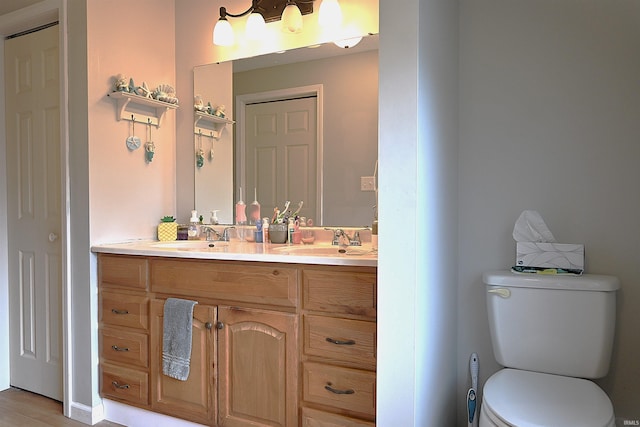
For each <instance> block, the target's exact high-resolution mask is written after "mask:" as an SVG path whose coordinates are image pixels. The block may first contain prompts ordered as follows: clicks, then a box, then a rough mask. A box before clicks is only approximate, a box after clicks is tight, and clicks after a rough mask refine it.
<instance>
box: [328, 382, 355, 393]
mask: <svg viewBox="0 0 640 427" xmlns="http://www.w3.org/2000/svg"><path fill="white" fill-rule="evenodd" d="M324 389H325V390H328V391H330V392H331V393H334V394H355V391H354V390H352V389H347V390H339V389H337V388H333V387H331V383H327V385H326V386H324Z"/></svg>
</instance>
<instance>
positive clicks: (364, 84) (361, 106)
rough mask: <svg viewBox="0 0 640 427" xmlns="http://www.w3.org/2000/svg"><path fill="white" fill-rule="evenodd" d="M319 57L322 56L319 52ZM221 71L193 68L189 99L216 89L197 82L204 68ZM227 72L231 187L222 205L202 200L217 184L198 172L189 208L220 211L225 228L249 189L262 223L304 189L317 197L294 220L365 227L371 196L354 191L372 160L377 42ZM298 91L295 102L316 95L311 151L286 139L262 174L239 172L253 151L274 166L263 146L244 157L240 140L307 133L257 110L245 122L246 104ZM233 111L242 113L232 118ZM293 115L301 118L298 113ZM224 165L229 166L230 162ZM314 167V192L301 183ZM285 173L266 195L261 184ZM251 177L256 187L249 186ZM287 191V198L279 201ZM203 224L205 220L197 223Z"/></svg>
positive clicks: (244, 64) (246, 63)
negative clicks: (277, 132)
mask: <svg viewBox="0 0 640 427" xmlns="http://www.w3.org/2000/svg"><path fill="white" fill-rule="evenodd" d="M331 49H333V52H332V51H331ZM327 50H328V51H329V53H327V52H326V51H327ZM296 55H297V57H298V59H296ZM289 56H293V58H289ZM300 56H302V57H304V60H300V59H299V57H300ZM256 63H262V64H265V63H266V64H267V65H266V68H265V65H256ZM223 65H225V64H211V65H208V66H202V67H196V70H195V75H194V82H195V93H196V94H200V93H204V92H206V91H207V90H208V91H209V93H212V92H211V91H212V89H210V88H205V87H203V86H202V85H207V86H215V85H217V84H219V81H220V79H217V80H214V81H211V79H208V78H203V75H206V74H208V75H211V74H212V73H213V74H215V73H214V72H212V71H211V70H210V68H213V69H216V68H217V67H220V66H223ZM257 67H262V68H257ZM233 70H234V71H233V94H232V95H231V98H232V99H231V100H229V101H226V102H227V104H226V105H227V111H233V116H234V119H236V124H235V125H234V127H235V132H234V135H235V141H234V142H233V146H234V147H235V168H234V172H233V175H234V177H233V182H234V184H232V185H233V186H232V187H231V189H230V192H231V194H233V193H234V191H233V189H235V194H233V196H232V197H231V198H230V199H226V200H225V199H221V198H219V199H217V200H207V198H210V197H211V195H212V194H213V192H212V191H203V189H205V188H209V187H210V186H211V185H216V186H218V185H223V183H222V182H217V183H215V184H212V181H211V179H208V180H206V181H205V180H203V179H202V178H204V177H203V175H204V174H202V173H200V174H199V172H202V170H200V171H198V170H196V180H195V181H196V208H197V209H199V210H203V209H204V210H206V211H209V210H212V209H220V210H221V214H220V215H219V217H220V219H221V221H223V222H225V223H227V222H232V221H233V218H232V214H233V213H232V212H233V205H234V203H235V202H236V201H237V197H238V194H237V193H238V190H237V189H238V187H240V186H242V187H243V193H244V194H243V198H244V201H245V203H247V204H248V203H251V202H252V201H253V195H254V188H257V192H258V201H259V202H260V203H261V205H263V209H262V216H263V217H265V216H271V215H272V214H273V208H272V207H271V206H273V205H272V203H275V205H276V206H279V207H280V208H282V207H283V205H284V203H285V201H286V200H291V205H292V206H296V205H297V203H298V202H299V200H298V198H302V197H304V196H298V195H299V194H307V193H304V192H303V193H300V191H302V190H300V187H304V185H307V186H312V187H315V188H316V189H317V194H316V195H315V196H311V198H314V197H315V199H316V200H303V201H304V202H305V205H304V207H303V211H302V214H303V215H304V216H307V217H311V218H313V219H314V220H315V224H316V225H326V226H338V225H339V226H354V227H358V226H365V225H370V224H371V221H372V219H373V206H374V205H375V203H376V200H375V192H373V191H361V180H360V178H361V177H362V176H373V175H374V170H375V163H376V160H377V143H378V52H377V36H369V37H366V38H365V40H364V43H362V46H361V48H360V49H357V46H356V48H351V49H339V48H337V47H336V46H334V45H327V46H324V45H323V46H322V48H318V49H311V48H303V49H297V50H295V52H293V53H292V52H287V56H284V55H279V54H270V55H264V56H263V57H260V58H251V59H247V60H239V61H234V65H233ZM220 89H222V88H220ZM300 91H301V92H302V93H303V94H304V93H305V91H306V92H309V91H311V92H313V91H316V92H317V93H319V96H318V97H317V98H316V102H317V114H316V118H317V126H318V128H317V132H316V131H314V130H313V129H312V132H313V133H315V135H316V136H317V141H316V142H317V149H316V148H313V149H311V151H308V150H307V149H301V148H300V147H301V146H302V144H296V143H295V142H296V140H295V134H294V135H293V138H294V144H293V145H291V144H290V146H289V147H288V148H285V149H284V154H282V155H281V156H280V157H278V159H279V160H276V161H275V162H273V163H270V164H271V167H270V168H267V169H265V167H264V165H263V166H262V168H263V170H256V168H257V167H260V166H257V167H252V168H251V169H252V170H251V171H249V172H247V164H246V160H247V158H255V157H256V156H255V152H256V150H257V151H258V152H259V153H258V156H259V155H262V157H263V158H264V157H270V156H273V158H274V159H275V158H276V154H275V149H273V150H272V149H270V148H265V147H264V146H262V147H258V148H254V149H253V150H254V151H252V153H249V154H247V153H245V151H244V150H245V148H246V147H247V143H246V139H247V136H248V135H250V134H253V135H261V136H257V139H258V140H260V141H263V140H265V139H266V135H267V134H268V133H269V132H268V129H271V130H273V131H275V130H277V127H278V126H280V127H281V129H280V130H284V131H285V133H286V132H288V131H293V132H295V129H298V130H299V129H300V128H306V126H307V125H309V126H311V125H312V124H309V123H305V119H304V115H303V114H291V113H289V114H288V115H287V114H285V115H284V117H288V119H283V121H282V122H281V123H280V124H279V125H278V124H277V122H276V119H275V117H276V115H273V116H271V115H270V114H271V113H265V112H264V110H259V111H258V113H257V114H251V113H249V114H247V112H246V109H247V108H250V107H251V104H252V102H251V99H254V98H255V99H256V100H258V101H259V102H258V103H259V104H260V103H261V102H260V101H265V100H268V101H272V100H273V99H269V97H270V96H271V95H273V94H278V93H280V94H282V93H284V94H285V97H290V96H289V95H290V94H291V93H298V92H300ZM215 92H216V90H215V89H213V93H215ZM217 96H218V97H219V98H221V99H222V98H223V96H222V92H220V91H218V92H217ZM238 100H240V101H238ZM276 104H279V103H276ZM229 105H234V106H235V107H234V108H233V110H230V109H229V108H228V106H229ZM239 108H242V110H241V111H239V110H238V109H239ZM251 108H253V107H251ZM260 108H262V107H260ZM294 110H296V108H294ZM296 111H297V112H300V111H302V110H301V109H299V108H298V109H297V110H296ZM311 114H314V113H311ZM270 117H273V119H271V118H270ZM241 118H242V120H240V119H241ZM250 118H251V120H250ZM287 120H289V122H287ZM312 121H313V120H312ZM287 123H288V124H287ZM287 126H289V127H288V128H287ZM282 128H283V129H282ZM225 132H228V133H227V135H230V134H231V129H230V128H227V130H226V131H225ZM289 133H291V132H289ZM289 136H291V135H289ZM222 138H224V135H223V136H222V137H221V139H222ZM307 152H312V153H313V154H314V157H313V158H308V157H305V156H306V154H305V155H302V154H301V153H307ZM287 161H288V162H289V163H292V164H293V166H295V168H290V167H288V166H291V165H287ZM230 162H231V163H232V164H233V163H234V162H233V161H232V160H230ZM302 163H304V164H302ZM314 163H315V164H316V165H317V171H316V173H315V179H316V183H315V184H314V183H313V178H314V177H313V176H312V177H308V178H307V177H305V176H303V175H304V173H303V172H302V171H303V170H305V168H310V170H312V171H313V164H314ZM202 169H204V168H202ZM289 170H292V171H293V170H295V172H291V174H292V175H293V176H289V177H286V179H288V181H286V180H285V181H281V184H280V186H282V187H285V188H284V189H282V191H279V192H276V191H274V189H273V188H268V185H270V184H269V183H271V182H275V181H277V178H276V175H277V174H278V171H280V172H281V174H282V171H285V175H286V171H289ZM256 176H258V177H259V179H256V178H254V177H256ZM303 184H304V185H303ZM271 185H272V184H271ZM290 187H291V188H290ZM288 188H290V190H291V191H292V192H289V193H287V191H286V190H287V189H288ZM296 188H298V190H296ZM296 191H298V193H296ZM227 193H229V191H227ZM261 198H262V199H263V200H261ZM274 198H275V199H280V198H282V200H273V199H274ZM314 205H315V207H314ZM205 218H208V217H206V216H205Z"/></svg>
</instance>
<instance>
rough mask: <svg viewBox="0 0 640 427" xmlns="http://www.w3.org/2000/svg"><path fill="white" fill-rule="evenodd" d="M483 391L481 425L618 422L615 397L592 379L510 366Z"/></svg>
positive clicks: (598, 426)
mask: <svg viewBox="0 0 640 427" xmlns="http://www.w3.org/2000/svg"><path fill="white" fill-rule="evenodd" d="M483 393H484V397H483V401H482V409H481V411H482V413H481V416H480V423H481V424H480V425H481V427H484V425H489V426H492V425H493V426H511V427H538V426H545V427H566V426H570V425H574V426H581V427H609V426H615V420H614V415H613V406H612V405H611V401H610V400H609V398H608V397H607V395H606V394H605V392H604V391H602V389H600V387H598V386H597V385H596V384H595V383H593V382H591V381H588V380H584V379H580V378H572V377H563V376H559V375H552V374H544V373H539V372H530V371H521V370H516V369H508V368H506V369H503V370H501V371H498V372H497V373H495V374H494V375H492V376H491V377H490V378H489V379H488V380H487V382H486V383H485V386H484V388H483Z"/></svg>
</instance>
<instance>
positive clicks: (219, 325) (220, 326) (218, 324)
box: [216, 322, 224, 329]
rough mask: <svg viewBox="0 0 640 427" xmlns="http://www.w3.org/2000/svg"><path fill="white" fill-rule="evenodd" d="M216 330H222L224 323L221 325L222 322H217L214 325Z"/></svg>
mask: <svg viewBox="0 0 640 427" xmlns="http://www.w3.org/2000/svg"><path fill="white" fill-rule="evenodd" d="M216 328H217V329H222V328H224V323H222V322H217V323H216Z"/></svg>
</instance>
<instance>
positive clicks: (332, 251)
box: [273, 246, 377, 256]
mask: <svg viewBox="0 0 640 427" xmlns="http://www.w3.org/2000/svg"><path fill="white" fill-rule="evenodd" d="M273 251H274V252H278V253H282V254H288V255H308V256H376V255H377V254H376V252H374V251H372V250H371V249H370V248H363V247H358V246H350V247H348V248H346V249H342V250H340V248H339V247H338V246H283V247H279V248H274V249H273Z"/></svg>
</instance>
